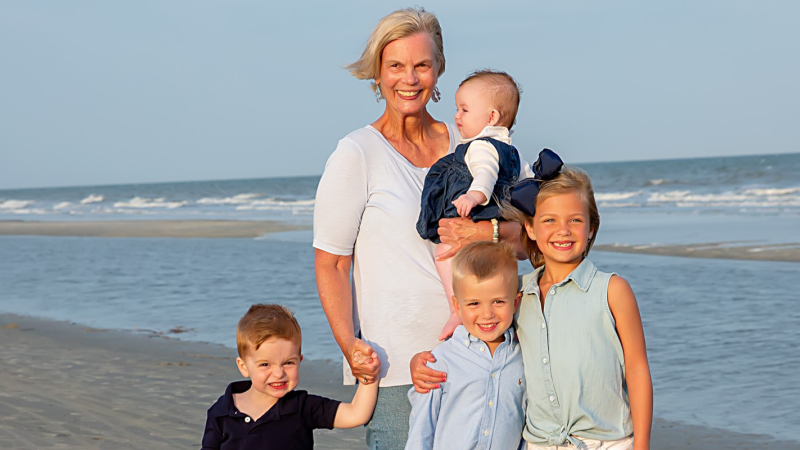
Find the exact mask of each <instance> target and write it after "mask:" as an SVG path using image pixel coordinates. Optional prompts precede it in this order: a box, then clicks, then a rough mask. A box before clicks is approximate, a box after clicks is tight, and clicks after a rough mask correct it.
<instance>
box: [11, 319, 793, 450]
mask: <svg viewBox="0 0 800 450" xmlns="http://www.w3.org/2000/svg"><path fill="white" fill-rule="evenodd" d="M0 342H2V351H1V352H0V448H13V449H18V450H33V449H50V448H80V449H88V450H92V449H144V448H147V449H181V448H187V449H189V448H194V449H196V448H199V447H200V439H201V437H202V433H203V427H204V424H205V411H206V409H207V408H208V407H209V406H210V405H211V404H212V403H213V402H214V401H215V400H216V399H217V397H219V396H220V395H221V394H222V392H223V391H224V389H225V387H226V386H227V384H228V383H229V382H230V381H232V380H236V379H239V378H240V375H239V373H238V371H237V370H236V368H235V365H234V357H235V350H232V349H228V348H225V347H222V346H216V345H210V344H203V343H192V342H184V341H179V340H176V339H170V338H165V337H164V336H161V335H157V334H144V333H134V332H125V331H113V330H102V329H94V328H87V327H84V326H80V325H75V324H70V323H65V322H53V321H47V320H39V319H32V318H28V317H20V316H15V315H10V314H0ZM340 373H341V369H340V366H339V365H338V364H336V363H333V362H330V361H304V362H303V364H302V365H301V381H300V386H299V388H300V389H307V390H309V391H311V392H313V393H316V394H320V395H325V396H329V397H332V398H337V399H340V400H349V399H350V398H352V394H353V388H352V387H349V386H342V385H341V383H340V375H339V374H340ZM656 395H657V393H656ZM316 436H317V438H316V442H317V445H316V448H318V449H326V450H332V449H341V450H347V449H363V448H366V444H365V441H364V428H363V427H359V428H356V429H352V430H333V431H328V430H319V431H317V432H316ZM652 448H654V449H662V450H678V449H693V448H694V449H723V448H725V449H768V450H769V449H779V448H780V449H800V443H798V442H777V441H775V440H773V439H772V438H770V437H768V436H758V435H751V434H738V433H732V432H729V431H725V430H717V429H710V428H706V427H702V426H694V425H685V424H680V423H674V422H668V421H665V420H661V419H656V421H655V423H654V427H653V445H652Z"/></svg>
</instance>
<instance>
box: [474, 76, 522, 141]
mask: <svg viewBox="0 0 800 450" xmlns="http://www.w3.org/2000/svg"><path fill="white" fill-rule="evenodd" d="M475 82H480V83H482V84H483V86H484V89H485V90H486V93H487V94H488V96H489V98H490V99H491V100H490V103H491V104H492V107H493V108H494V109H496V110H497V111H498V112H499V113H500V122H499V123H498V124H497V125H498V126H501V127H506V128H508V129H509V130H510V129H511V127H513V126H514V124H515V123H517V110H518V109H519V95H520V94H521V93H522V87H521V86H520V85H519V83H517V82H516V80H514V78H513V77H512V76H511V75H509V74H507V73H506V72H503V71H501V70H492V69H481V70H476V71H475V72H472V73H471V74H469V76H468V77H467V78H465V79H464V81H462V82H461V84H459V85H458V87H461V86H464V85H465V84H467V83H475Z"/></svg>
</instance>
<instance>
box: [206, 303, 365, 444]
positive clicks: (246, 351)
mask: <svg viewBox="0 0 800 450" xmlns="http://www.w3.org/2000/svg"><path fill="white" fill-rule="evenodd" d="M301 342H302V335H301V333H300V325H298V323H297V320H295V318H294V316H293V315H292V313H291V312H290V311H289V310H288V309H286V308H285V307H283V306H280V305H261V304H259V305H253V306H251V307H250V310H249V311H247V314H245V315H244V317H242V318H241V320H239V326H238V327H237V329H236V345H237V347H238V350H239V357H238V358H236V365H237V366H238V367H239V371H240V372H241V373H242V376H243V377H245V378H249V379H250V380H249V381H248V380H244V381H235V382H233V383H231V384H230V385H228V389H227V390H226V391H225V394H224V395H222V396H221V397H220V398H219V400H217V402H216V403H215V404H214V405H213V406H212V407H211V408H210V409H209V410H208V419H207V421H206V429H205V433H204V434H203V444H202V446H203V449H204V450H206V449H208V450H211V449H221V450H234V449H236V450H242V449H260V450H265V449H281V450H285V449H298V450H300V449H302V450H306V449H308V450H311V449H313V448H314V436H313V433H312V432H313V430H314V429H315V428H327V429H331V428H353V427H357V426H359V425H363V424H365V423H367V421H368V420H369V419H370V417H371V416H372V410H373V409H374V408H375V400H376V399H377V396H378V383H377V382H376V383H371V384H369V385H364V384H360V385H359V386H358V390H357V391H356V394H355V397H353V402H352V403H341V402H339V401H336V400H331V399H329V398H325V397H320V396H317V395H311V394H309V393H308V392H306V391H295V390H294V389H295V387H297V383H298V381H299V379H300V376H299V373H298V366H299V365H300V362H301V361H302V360H303V355H302V354H301V353H300V344H301ZM371 356H372V358H377V357H378V356H377V354H373V355H371Z"/></svg>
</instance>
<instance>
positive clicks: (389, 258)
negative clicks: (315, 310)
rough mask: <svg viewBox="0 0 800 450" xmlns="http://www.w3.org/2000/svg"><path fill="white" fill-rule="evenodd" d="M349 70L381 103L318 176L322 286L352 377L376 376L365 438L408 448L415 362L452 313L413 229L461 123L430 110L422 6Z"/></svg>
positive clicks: (388, 24)
mask: <svg viewBox="0 0 800 450" xmlns="http://www.w3.org/2000/svg"><path fill="white" fill-rule="evenodd" d="M348 68H349V69H350V72H351V73H352V74H353V75H354V76H355V77H356V78H358V79H362V80H371V81H372V87H373V90H374V92H375V96H376V98H377V99H378V101H381V100H383V101H384V102H385V103H384V104H385V110H384V112H383V114H382V115H381V116H380V117H379V118H378V119H377V120H376V121H375V122H373V123H372V124H370V125H368V126H366V127H364V128H360V129H358V130H356V131H354V132H352V133H350V134H349V135H347V136H346V137H345V138H344V139H342V140H341V141H339V144H338V146H337V148H336V151H335V152H334V153H333V154H332V155H331V157H330V159H329V160H328V163H327V165H326V167H325V172H324V173H323V175H322V179H321V180H320V183H319V188H318V190H317V198H316V204H315V211H314V248H315V272H316V275H317V288H318V291H319V297H320V302H321V303H322V307H323V309H324V310H325V314H326V316H327V317H328V322H329V323H330V326H331V330H332V331H333V336H334V338H335V339H336V342H337V343H338V344H339V347H340V348H341V350H342V353H343V355H344V358H345V360H346V367H345V368H344V369H345V370H344V372H345V373H344V375H345V382H349V383H350V384H352V383H354V382H356V380H358V382H359V383H374V382H377V381H379V382H380V388H379V391H378V402H377V405H376V408H375V412H374V414H373V417H372V420H371V421H370V423H369V424H368V429H367V442H368V444H369V445H370V447H371V448H377V442H380V448H381V449H402V448H404V447H405V443H406V439H407V436H408V417H409V413H410V410H411V406H410V404H409V402H408V398H407V396H406V395H407V392H408V390H409V388H410V386H411V378H410V376H409V373H408V366H407V364H408V361H409V360H410V359H411V356H412V355H414V353H416V352H418V351H420V350H424V349H426V348H432V347H433V346H434V345H435V344H436V342H437V334H438V332H439V329H440V328H441V324H442V323H444V322H445V321H446V320H447V318H448V317H449V316H450V311H449V309H448V306H447V302H445V301H442V298H441V297H442V284H441V282H440V281H439V277H438V274H437V272H436V267H435V266H434V261H433V253H434V245H433V244H432V243H429V242H427V241H424V240H422V239H420V237H419V236H418V235H417V232H416V228H415V223H416V220H417V216H418V215H419V211H420V195H421V189H422V184H423V181H424V178H425V175H426V173H427V170H428V168H429V167H430V166H431V165H432V164H433V163H434V162H436V161H437V160H438V159H439V158H441V157H442V156H444V155H446V154H447V153H449V152H452V151H453V149H454V148H455V146H456V144H457V142H458V138H459V137H460V136H459V134H458V130H457V129H456V127H455V126H453V125H448V124H445V123H443V122H439V121H437V120H435V119H434V118H433V117H431V115H430V114H429V113H428V111H427V108H426V106H427V104H428V101H429V100H431V99H432V98H433V99H434V100H438V97H439V91H438V89H437V88H436V83H437V81H438V78H439V76H440V75H441V74H442V73H444V69H445V60H444V52H443V45H442V34H441V28H440V26H439V22H438V20H437V19H436V17H435V16H434V15H433V14H431V13H429V12H426V11H425V10H423V9H421V8H409V9H404V10H399V11H395V12H394V13H392V14H389V15H388V16H386V17H384V18H383V19H382V20H381V22H380V23H379V24H378V26H377V27H376V28H375V30H374V31H373V33H372V35H371V37H370V39H369V41H368V43H367V46H366V49H365V50H364V52H363V54H362V56H361V58H360V59H359V60H358V61H356V62H355V63H353V64H351V65H350V66H349V67H348ZM351 270H352V281H351ZM374 356H377V357H378V358H379V359H380V361H381V365H382V369H381V371H382V373H378V365H377V363H376V362H375V359H376V358H374Z"/></svg>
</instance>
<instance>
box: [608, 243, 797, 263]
mask: <svg viewBox="0 0 800 450" xmlns="http://www.w3.org/2000/svg"><path fill="white" fill-rule="evenodd" d="M742 244H744V243H742V242H707V243H700V244H673V245H658V244H650V245H631V244H619V243H614V244H598V245H595V246H593V247H592V250H597V251H602V252H616V253H633V254H639V255H658V256H681V257H686V258H711V259H736V260H747V261H780V262H800V243H798V242H791V243H782V244H762V245H756V244H752V243H748V245H742Z"/></svg>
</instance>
